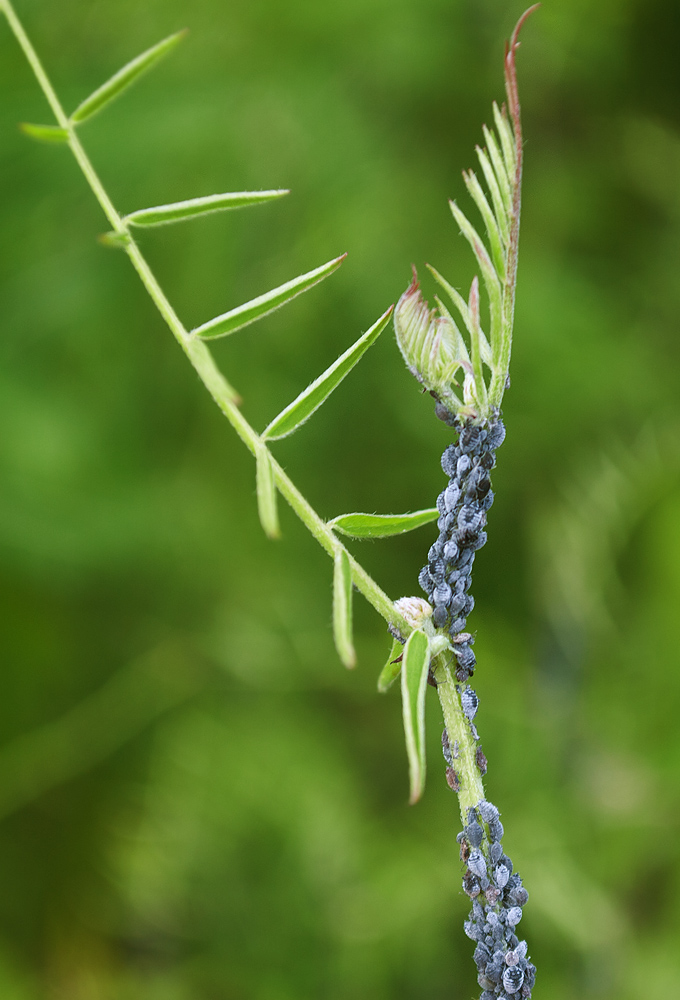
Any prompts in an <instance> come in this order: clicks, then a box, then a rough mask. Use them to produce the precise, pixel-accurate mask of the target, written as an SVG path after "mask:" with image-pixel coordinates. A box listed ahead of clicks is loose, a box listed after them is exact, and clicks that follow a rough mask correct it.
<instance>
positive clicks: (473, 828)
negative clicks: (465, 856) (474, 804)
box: [465, 820, 484, 847]
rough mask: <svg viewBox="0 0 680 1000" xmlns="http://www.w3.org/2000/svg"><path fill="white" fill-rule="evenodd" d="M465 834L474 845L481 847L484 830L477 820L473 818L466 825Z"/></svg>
mask: <svg viewBox="0 0 680 1000" xmlns="http://www.w3.org/2000/svg"><path fill="white" fill-rule="evenodd" d="M465 836H466V837H467V839H468V840H469V841H470V843H471V844H472V846H473V847H480V846H481V843H482V840H483V838H484V830H483V829H482V827H481V826H480V825H479V823H478V822H477V820H473V821H472V823H469V824H468V825H467V826H466V827H465Z"/></svg>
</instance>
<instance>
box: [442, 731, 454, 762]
mask: <svg viewBox="0 0 680 1000" xmlns="http://www.w3.org/2000/svg"><path fill="white" fill-rule="evenodd" d="M442 753H443V754H444V760H445V761H446V763H447V764H448V765H449V767H451V765H452V764H453V754H452V753H451V744H450V743H449V733H448V730H447V729H446V728H444V729H443V730H442Z"/></svg>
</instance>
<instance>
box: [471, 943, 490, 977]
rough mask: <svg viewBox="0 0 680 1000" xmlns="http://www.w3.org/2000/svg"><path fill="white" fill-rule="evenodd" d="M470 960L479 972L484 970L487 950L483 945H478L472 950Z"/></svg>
mask: <svg viewBox="0 0 680 1000" xmlns="http://www.w3.org/2000/svg"><path fill="white" fill-rule="evenodd" d="M472 960H473V961H474V963H475V965H476V966H477V968H478V969H479V971H480V972H482V971H483V970H484V969H486V963H487V962H488V961H489V949H488V948H487V947H486V946H485V945H483V944H478V945H477V947H476V948H475V950H474V954H473V956H472Z"/></svg>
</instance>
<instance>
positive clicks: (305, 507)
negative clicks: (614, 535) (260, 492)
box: [0, 0, 412, 637]
mask: <svg viewBox="0 0 680 1000" xmlns="http://www.w3.org/2000/svg"><path fill="white" fill-rule="evenodd" d="M0 10H1V11H2V12H3V13H4V14H5V16H6V18H7V21H8V23H9V25H10V28H11V29H12V31H13V32H14V35H15V36H16V38H17V41H18V42H19V45H20V46H21V48H22V50H23V52H24V55H25V56H26V59H27V60H28V63H29V65H30V67H31V69H32V70H33V72H34V74H35V77H36V79H37V81H38V83H39V84H40V86H41V88H42V91H43V93H44V94H45V97H46V98H47V100H48V102H49V105H50V107H51V108H52V111H53V112H54V116H55V118H56V119H57V122H58V123H59V125H60V127H61V128H63V129H66V131H67V132H68V134H69V141H68V144H69V146H70V148H71V152H72V153H73V155H74V157H75V159H76V161H77V163H78V166H79V167H80V169H81V171H82V173H83V175H84V177H85V180H86V181H87V183H88V184H89V186H90V189H91V190H92V193H93V194H94V196H95V198H96V199H97V201H98V202H99V205H100V206H101V208H102V211H103V212H104V214H105V216H106V218H107V219H108V222H109V224H110V225H111V227H112V228H113V230H114V231H115V232H116V233H118V234H120V235H121V236H124V237H125V242H124V244H123V248H124V250H125V252H126V253H127V255H128V257H129V258H130V261H131V262H132V266H133V267H134V269H135V270H136V271H137V274H138V275H139V277H140V279H141V281H142V283H143V285H144V287H145V288H146V290H147V292H148V293H149V296H150V297H151V299H152V301H153V303H154V305H155V306H156V308H157V309H158V311H159V313H160V314H161V316H162V317H163V319H164V320H165V322H166V323H167V325H168V326H169V327H170V330H171V331H172V333H173V335H174V337H175V339H176V340H177V342H178V343H179V344H180V346H181V347H182V350H183V351H184V353H185V354H186V356H187V357H188V358H189V361H190V362H191V364H192V365H193V367H194V369H195V370H196V373H197V374H198V377H199V378H200V379H201V381H202V382H203V385H204V386H205V387H206V389H207V390H208V392H209V393H210V395H211V396H212V398H213V399H214V400H215V402H216V403H217V405H218V406H219V408H220V410H221V411H222V413H223V414H224V415H225V417H226V418H227V420H228V421H229V423H230V424H231V425H232V427H233V428H234V430H235V431H236V433H237V434H238V436H239V437H240V438H241V440H242V441H243V443H244V444H245V445H246V447H247V448H248V449H249V451H250V452H251V453H252V454H253V455H254V454H255V453H256V449H257V448H258V447H261V446H262V441H261V438H260V435H259V434H258V433H257V431H256V430H254V428H253V427H251V425H250V424H249V423H248V421H247V420H246V419H245V417H244V416H243V414H242V413H241V411H240V410H239V409H238V405H237V404H238V401H239V397H238V394H237V393H236V391H235V390H234V389H233V388H232V386H231V385H230V384H229V382H228V381H227V380H226V379H225V377H224V376H223V375H222V373H221V372H220V370H219V369H218V367H217V365H216V364H215V361H214V359H213V356H212V354H211V353H210V351H209V349H208V347H207V346H206V344H205V343H204V342H203V341H202V340H199V339H197V338H192V337H190V336H189V334H188V332H187V330H186V329H185V327H184V325H183V323H182V321H181V320H180V319H179V317H178V315H177V313H176V312H175V310H174V309H173V308H172V306H171V304H170V302H169V301H168V298H167V296H166V295H165V293H164V292H163V290H162V288H161V287H160V285H159V284H158V281H157V280H156V277H155V275H154V274H153V272H152V270H151V268H150V267H149V265H148V263H147V261H146V259H145V258H144V256H143V254H142V252H141V250H140V249H139V247H138V246H137V244H136V243H135V241H134V239H133V237H132V236H131V234H130V232H129V230H128V228H127V227H126V225H125V223H124V222H123V220H122V218H121V216H120V214H119V213H118V212H117V211H116V209H115V207H114V205H113V203H112V202H111V199H110V198H109V196H108V194H107V192H106V189H105V188H104V186H103V184H102V182H101V181H100V179H99V177H98V175H97V173H96V171H95V169H94V167H93V166H92V163H91V161H90V159H89V157H88V155H87V153H86V152H85V150H84V149H83V146H82V144H81V142H80V139H79V138H78V136H77V134H76V131H75V128H74V126H73V123H72V122H71V120H70V119H69V117H68V115H67V114H66V112H65V111H64V109H63V107H62V105H61V102H60V101H59V98H58V97H57V95H56V93H55V90H54V88H53V86H52V84H51V82H50V79H49V77H48V76H47V73H46V72H45V69H44V67H43V65H42V63H41V62H40V59H39V58H38V54H37V53H36V51H35V49H34V48H33V45H32V44H31V42H30V40H29V38H28V35H27V34H26V32H25V31H24V28H23V25H22V24H21V22H20V21H19V18H18V17H17V15H16V13H15V12H14V9H13V7H12V5H11V3H10V0H0ZM272 466H273V469H274V480H275V482H276V485H277V487H278V489H279V491H280V492H281V494H282V496H283V497H284V498H285V499H286V500H287V502H288V503H289V504H290V506H291V507H292V509H293V510H294V511H295V513H296V514H297V515H298V517H299V518H300V520H301V521H302V522H303V524H304V525H305V526H306V527H307V528H308V529H309V531H310V532H311V533H312V535H313V536H314V537H315V538H316V540H317V541H318V542H319V544H320V545H321V546H322V547H323V548H324V549H325V550H326V552H327V553H328V554H329V555H330V556H331V557H333V556H334V555H335V553H336V552H337V551H339V550H344V551H347V550H346V549H345V546H344V545H343V544H342V543H341V542H340V541H338V539H337V538H336V536H335V534H334V533H333V531H332V529H331V528H330V527H329V526H328V525H327V524H326V523H325V521H323V520H322V519H321V518H320V517H319V515H318V514H317V513H316V511H315V510H314V508H313V507H312V506H311V505H310V504H309V503H308V502H307V500H305V498H304V497H303V496H302V494H301V493H300V491H299V490H298V489H297V487H296V486H295V485H294V483H293V482H292V481H291V479H289V477H288V476H287V475H286V473H285V472H284V471H283V469H282V468H281V466H280V465H279V464H278V462H277V461H276V460H275V459H273V458H272ZM347 555H348V557H349V562H350V566H351V569H352V581H353V583H354V585H355V586H356V588H357V590H359V591H360V592H361V593H362V594H363V595H364V597H365V598H366V600H367V601H368V602H369V604H371V605H372V606H373V607H374V608H375V610H376V611H377V612H378V614H380V615H382V617H383V618H384V619H385V620H386V621H387V622H389V623H391V624H392V625H395V626H396V627H397V628H398V629H399V631H400V632H401V634H402V635H403V636H404V637H406V636H408V635H409V634H410V633H411V631H412V626H411V625H409V624H408V622H407V621H406V619H405V618H404V617H403V616H402V615H401V614H400V613H399V612H398V611H397V610H396V608H395V607H394V604H393V603H392V601H391V600H390V598H389V597H388V596H387V594H386V593H385V592H384V591H383V590H382V588H381V587H379V586H378V584H377V583H376V582H375V580H374V579H373V578H372V577H371V576H370V575H369V574H368V573H367V572H366V570H365V569H364V568H363V567H362V566H361V565H360V564H359V563H358V562H357V561H356V559H354V558H353V557H352V555H351V554H350V553H349V552H347Z"/></svg>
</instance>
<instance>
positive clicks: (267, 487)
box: [255, 444, 281, 538]
mask: <svg viewBox="0 0 680 1000" xmlns="http://www.w3.org/2000/svg"><path fill="white" fill-rule="evenodd" d="M255 461H256V484H257V509H258V513H259V515H260V523H261V525H262V527H263V529H264V533H265V534H266V535H267V537H268V538H280V537H281V531H280V529H279V514H278V509H277V504H276V484H275V482H274V470H273V468H272V462H271V455H270V454H269V451H268V450H267V448H266V446H265V445H264V444H263V445H260V446H259V447H258V449H257V453H256V455H255Z"/></svg>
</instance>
